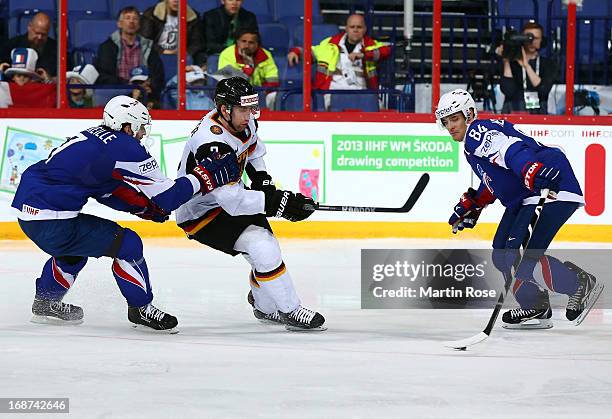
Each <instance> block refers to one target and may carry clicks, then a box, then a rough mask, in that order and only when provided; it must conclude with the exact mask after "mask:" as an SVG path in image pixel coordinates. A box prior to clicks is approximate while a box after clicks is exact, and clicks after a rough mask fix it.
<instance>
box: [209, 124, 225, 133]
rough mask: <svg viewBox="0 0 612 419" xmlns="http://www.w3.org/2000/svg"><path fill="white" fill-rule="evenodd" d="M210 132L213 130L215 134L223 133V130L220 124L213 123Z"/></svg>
mask: <svg viewBox="0 0 612 419" xmlns="http://www.w3.org/2000/svg"><path fill="white" fill-rule="evenodd" d="M210 132H212V133H213V134H215V135H221V134H223V130H222V129H221V127H220V126H219V125H211V127H210Z"/></svg>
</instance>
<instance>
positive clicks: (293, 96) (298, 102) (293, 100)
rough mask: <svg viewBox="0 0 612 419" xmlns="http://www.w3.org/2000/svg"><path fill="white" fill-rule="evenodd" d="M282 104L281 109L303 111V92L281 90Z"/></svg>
mask: <svg viewBox="0 0 612 419" xmlns="http://www.w3.org/2000/svg"><path fill="white" fill-rule="evenodd" d="M278 95H279V97H280V106H279V107H278V110H279V111H298V112H301V111H302V109H303V106H302V105H303V103H302V102H303V99H302V98H303V96H302V94H301V93H289V94H287V93H285V92H279V94H278Z"/></svg>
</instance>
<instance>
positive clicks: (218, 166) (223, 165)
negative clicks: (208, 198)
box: [192, 153, 240, 195]
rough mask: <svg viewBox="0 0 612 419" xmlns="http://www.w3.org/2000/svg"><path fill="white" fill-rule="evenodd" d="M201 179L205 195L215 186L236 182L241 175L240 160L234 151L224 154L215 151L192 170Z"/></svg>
mask: <svg viewBox="0 0 612 419" xmlns="http://www.w3.org/2000/svg"><path fill="white" fill-rule="evenodd" d="M192 174H193V175H194V176H195V177H197V178H198V180H199V181H200V192H201V193H202V195H205V194H207V193H209V192H212V191H213V190H214V189H215V188H218V187H221V186H223V185H226V184H228V183H230V182H235V181H237V180H238V178H239V177H240V169H239V168H238V160H236V155H235V154H234V153H226V154H224V155H222V156H219V154H217V153H215V154H213V155H212V156H211V157H207V158H205V159H204V160H202V161H201V162H200V164H198V165H197V166H196V167H195V168H194V169H193V171H192Z"/></svg>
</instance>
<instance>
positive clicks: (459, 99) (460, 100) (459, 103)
mask: <svg viewBox="0 0 612 419" xmlns="http://www.w3.org/2000/svg"><path fill="white" fill-rule="evenodd" d="M470 109H472V110H473V112H474V117H473V118H471V117H470ZM457 112H463V115H464V116H465V121H466V123H467V124H468V125H470V123H472V122H473V121H474V120H475V119H476V117H477V115H478V111H477V110H476V102H474V99H473V98H472V95H470V94H469V93H468V92H467V91H466V90H463V89H455V90H453V91H452V92H448V93H446V94H444V95H442V97H441V98H440V101H439V102H438V107H437V108H436V120H437V121H438V124H439V125H440V127H441V128H442V129H446V127H445V126H444V124H443V123H442V118H445V117H447V116H449V115H452V114H454V113H457Z"/></svg>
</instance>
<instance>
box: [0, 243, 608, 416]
mask: <svg viewBox="0 0 612 419" xmlns="http://www.w3.org/2000/svg"><path fill="white" fill-rule="evenodd" d="M281 245H282V247H283V251H284V259H285V262H286V264H287V266H288V268H289V269H290V270H291V272H292V274H293V277H294V281H295V283H296V286H297V288H298V291H299V294H300V296H301V298H302V300H303V302H304V305H306V306H308V307H311V308H316V309H318V310H319V311H321V312H322V313H323V314H324V315H325V317H326V319H327V325H328V327H329V330H328V331H326V332H320V333H296V332H287V331H285V330H284V328H283V327H282V326H274V325H264V324H260V323H258V322H257V321H256V320H255V318H254V317H253V315H252V314H251V308H250V306H249V305H248V304H247V302H246V294H247V292H248V289H249V288H248V281H247V274H248V265H247V264H246V262H245V261H244V260H243V259H242V258H240V257H237V258H231V257H230V256H226V255H223V254H220V253H217V252H214V251H212V250H209V249H207V248H205V247H203V246H200V245H197V244H195V243H191V242H189V241H187V240H184V239H163V240H161V239H148V240H145V256H146V257H147V260H148V264H149V269H150V271H151V273H152V275H151V278H152V282H153V285H154V287H155V290H156V296H155V300H154V303H156V305H157V306H159V307H160V308H162V309H165V310H167V311H169V312H170V313H172V314H174V315H176V316H177V317H178V318H179V326H180V333H179V334H177V335H154V334H151V333H145V332H139V331H138V330H134V329H132V328H131V327H130V326H129V324H128V321H127V313H126V311H127V310H126V305H125V301H124V300H123V298H122V297H121V295H120V293H119V290H118V288H117V286H116V284H115V281H114V279H113V277H112V275H111V272H110V263H109V260H108V259H99V260H95V259H91V260H90V261H89V263H88V265H87V266H86V268H85V269H84V270H83V272H82V273H81V274H80V276H79V278H78V280H77V282H76V283H75V286H74V287H73V289H72V290H71V291H70V293H69V294H68V296H67V297H66V299H65V301H67V302H71V303H75V304H79V305H81V306H83V308H84V311H85V322H84V323H83V324H81V325H79V326H51V325H39V324H33V323H30V322H29V319H30V315H31V314H30V306H31V303H32V298H33V292H34V278H35V277H36V276H37V275H38V273H39V270H40V269H41V266H42V264H43V262H44V260H45V259H46V256H45V255H43V253H42V252H40V251H39V250H37V249H36V248H35V247H34V246H33V245H32V244H30V243H29V242H27V241H4V242H0V249H1V253H0V254H1V256H0V262H1V263H0V273H1V277H2V279H3V289H4V291H3V292H2V293H1V294H0V306H1V307H2V316H1V318H0V342H2V344H1V345H0V371H1V372H2V379H1V380H0V394H1V395H2V397H69V398H70V415H71V416H73V417H79V418H90V417H91V418H103V417H125V418H127V417H129V418H132V417H137V418H154V417H160V418H162V417H163V418H168V417H176V418H179V417H180V418H187V417H200V418H249V417H261V418H288V417H292V418H303V417H304V418H313V417H317V418H337V417H351V418H373V417H385V418H387V417H390V418H409V417H410V418H435V417H440V418H445V417H455V418H456V417H465V418H474V417H507V418H535V417H538V418H566V417H567V418H569V417H584V418H595V417H602V418H603V417H610V416H609V415H610V412H611V411H612V349H611V346H610V342H611V339H612V330H611V328H610V326H611V324H612V312H606V311H603V310H595V311H593V312H591V314H590V316H589V317H588V318H587V320H586V321H585V322H584V323H583V324H582V325H580V326H579V327H575V326H571V325H569V324H568V322H567V321H565V320H564V319H562V316H563V313H562V312H560V311H558V312H557V313H555V315H554V318H555V319H557V320H558V321H556V323H555V327H554V328H553V329H550V330H544V331H508V330H504V329H502V328H501V327H500V326H499V325H498V326H497V327H496V329H495V330H494V332H493V334H492V336H491V338H490V339H488V340H487V341H485V342H483V343H482V344H479V345H476V346H474V347H473V348H471V349H470V350H469V351H465V352H457V351H453V350H450V349H447V348H444V347H443V346H442V342H443V341H445V340H449V339H458V338H462V337H467V336H471V335H473V334H475V333H477V332H478V331H480V330H481V329H482V327H483V326H484V324H485V323H486V321H487V319H488V316H489V314H490V311H489V310H361V309H360V286H359V284H360V249H362V248H400V249H404V248H449V247H458V246H461V247H464V248H465V247H466V246H468V247H469V246H470V245H471V246H473V247H488V243H485V242H471V243H470V242H466V241H459V240H457V241H450V242H449V241H436V240H427V241H422V240H421V241H419V240H399V239H384V240H383V239H381V240H327V241H313V240H310V241H297V240H282V243H281ZM557 246H559V245H557ZM561 246H563V244H561ZM589 246H593V247H599V245H597V244H590V245H589ZM24 416H25V415H21V416H20V417H24ZM36 417H38V416H36Z"/></svg>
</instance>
